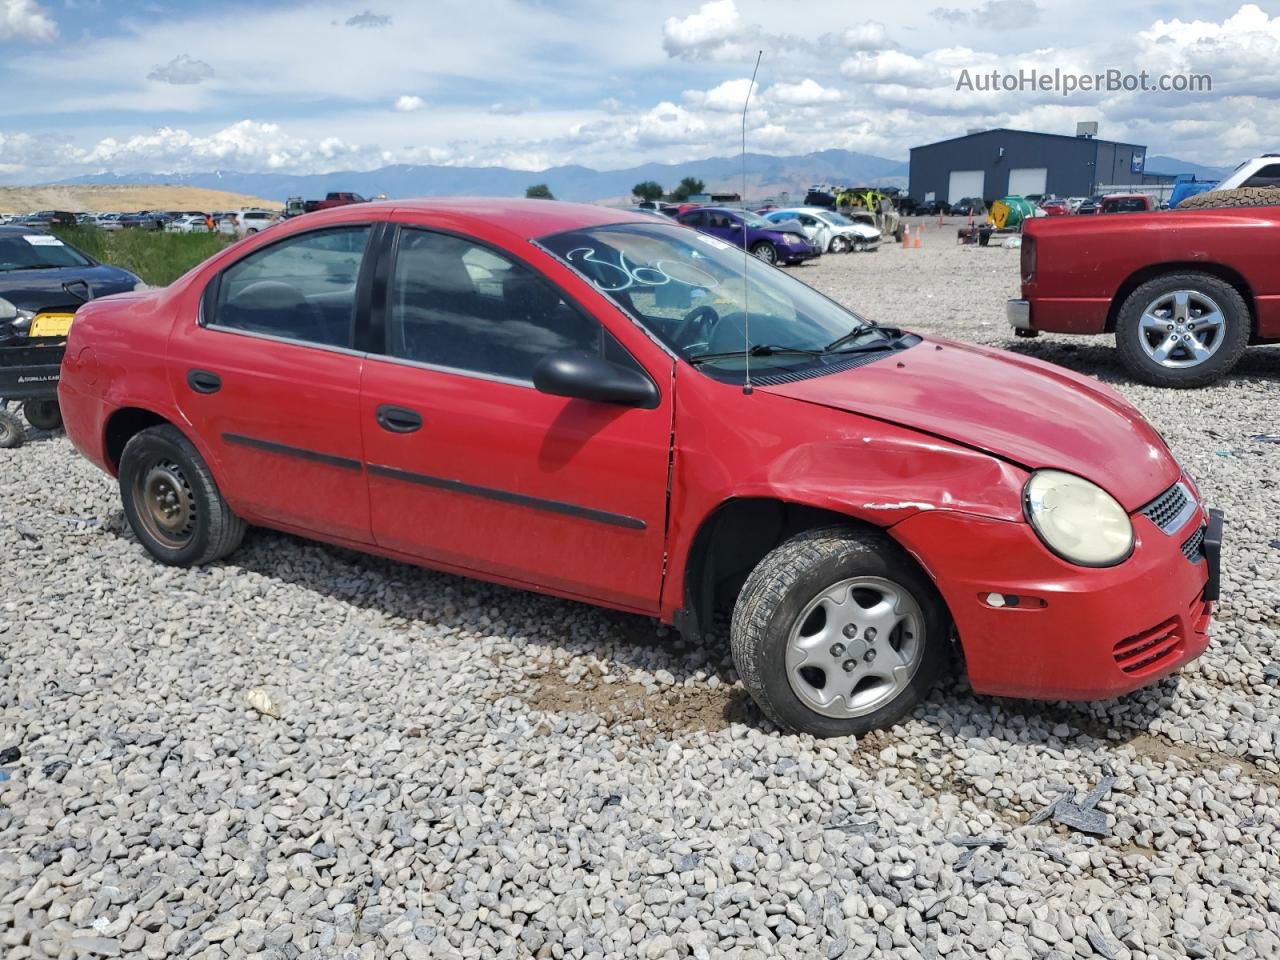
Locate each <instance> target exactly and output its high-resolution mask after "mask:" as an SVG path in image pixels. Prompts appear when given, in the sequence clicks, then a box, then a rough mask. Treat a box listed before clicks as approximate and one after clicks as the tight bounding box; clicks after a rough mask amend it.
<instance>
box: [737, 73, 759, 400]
mask: <svg viewBox="0 0 1280 960" xmlns="http://www.w3.org/2000/svg"><path fill="white" fill-rule="evenodd" d="M763 56H764V51H763V50H757V51H756V66H755V69H754V70H752V71H751V82H750V83H749V84H747V99H746V100H744V101H743V103H742V214H743V216H742V360H743V364H744V370H745V373H744V379H743V381H742V392H743V394H745V395H746V396H751V327H750V325H751V304H750V294H749V292H748V291H749V287H750V284H749V282H748V281H747V271H748V270H749V269H750V268H751V253H750V252H749V251H748V250H747V217H746V213H747V106H748V105H749V104H750V103H751V91H752V90H754V89H755V86H756V74H757V73H759V72H760V58H761V57H763Z"/></svg>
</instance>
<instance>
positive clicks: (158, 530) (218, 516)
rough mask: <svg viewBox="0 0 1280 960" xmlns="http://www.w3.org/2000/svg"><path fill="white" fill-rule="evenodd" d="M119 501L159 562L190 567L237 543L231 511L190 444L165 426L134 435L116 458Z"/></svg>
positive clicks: (238, 526)
mask: <svg viewBox="0 0 1280 960" xmlns="http://www.w3.org/2000/svg"><path fill="white" fill-rule="evenodd" d="M120 497H121V499H122V500H123V501H124V512H125V516H126V517H128V519H129V526H130V527H132V528H133V532H134V535H135V536H136V537H137V538H138V540H139V542H141V543H142V545H143V546H144V547H146V549H147V552H148V553H150V554H151V555H152V556H153V557H155V558H156V559H157V560H159V561H160V562H161V563H165V564H169V565H170V566H175V567H191V566H198V565H199V564H203V563H209V562H211V561H213V560H218V559H220V558H222V557H225V556H226V555H227V554H229V553H231V552H232V551H233V550H235V548H236V547H238V546H239V545H240V541H241V539H242V538H243V537H244V530H245V524H244V521H243V520H241V519H240V518H239V517H237V516H236V515H235V514H234V513H232V512H231V508H230V507H229V506H227V502H226V501H225V500H224V499H223V498H222V494H221V493H220V492H219V491H218V485H217V484H216V483H214V480H213V475H212V474H211V473H210V472H209V467H208V465H207V464H206V463H205V462H204V459H203V458H202V457H201V456H200V454H199V452H198V451H197V450H196V448H195V446H194V445H193V444H192V443H191V441H190V440H188V439H187V438H186V437H184V436H183V435H182V433H181V432H180V431H179V430H178V429H177V428H176V427H173V426H170V425H169V424H163V425H161V426H158V427H150V428H148V429H146V430H143V431H141V432H139V433H137V434H135V435H134V436H133V437H132V438H131V439H130V440H129V442H128V443H127V444H125V448H124V453H122V454H121V456H120Z"/></svg>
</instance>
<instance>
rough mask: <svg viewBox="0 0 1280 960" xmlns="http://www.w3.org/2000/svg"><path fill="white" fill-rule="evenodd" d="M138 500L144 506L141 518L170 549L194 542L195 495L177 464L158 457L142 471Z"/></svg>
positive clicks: (136, 490)
mask: <svg viewBox="0 0 1280 960" xmlns="http://www.w3.org/2000/svg"><path fill="white" fill-rule="evenodd" d="M134 501H135V503H137V504H138V505H139V506H140V507H141V508H142V509H141V510H140V511H139V513H138V518H139V519H140V520H141V521H142V524H143V526H145V527H146V530H147V533H149V534H150V535H151V536H153V537H154V538H155V539H156V540H157V541H159V542H160V543H162V544H163V545H164V546H166V547H168V548H169V549H170V550H181V549H182V548H183V547H185V546H186V545H187V544H189V543H190V542H191V538H192V537H193V536H194V535H195V529H196V513H197V508H196V502H195V495H194V494H193V493H192V490H191V483H190V481H188V480H187V477H186V474H185V473H183V472H182V467H180V466H179V465H178V464H177V463H174V462H173V461H172V460H168V459H156V460H155V461H153V462H152V463H149V464H147V465H146V466H145V467H144V468H143V469H141V470H139V471H138V473H137V475H136V476H135V478H134Z"/></svg>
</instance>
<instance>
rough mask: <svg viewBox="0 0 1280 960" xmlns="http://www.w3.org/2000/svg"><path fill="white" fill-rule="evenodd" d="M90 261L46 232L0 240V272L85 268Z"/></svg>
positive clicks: (91, 263)
mask: <svg viewBox="0 0 1280 960" xmlns="http://www.w3.org/2000/svg"><path fill="white" fill-rule="evenodd" d="M92 265H93V262H92V261H91V260H90V259H89V258H88V257H86V256H85V255H84V254H82V253H81V252H80V251H79V250H77V249H75V247H70V246H67V244H65V243H63V242H62V241H61V240H59V239H58V238H57V237H55V236H52V235H51V234H47V233H23V234H11V235H9V236H3V237H0V271H9V270H49V269H53V268H55V267H88V266H92Z"/></svg>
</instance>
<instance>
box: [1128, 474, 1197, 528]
mask: <svg viewBox="0 0 1280 960" xmlns="http://www.w3.org/2000/svg"><path fill="white" fill-rule="evenodd" d="M1195 507H1196V503H1195V500H1193V499H1192V498H1191V492H1190V491H1189V490H1187V488H1186V485H1185V484H1183V483H1182V482H1181V481H1179V482H1178V483H1175V484H1174V485H1173V486H1172V487H1170V488H1169V489H1168V490H1166V491H1165V492H1164V493H1162V494H1160V496H1158V497H1156V498H1155V499H1154V500H1152V501H1151V502H1150V503H1148V504H1147V505H1146V506H1145V507H1143V508H1142V509H1140V510H1139V511H1138V512H1139V513H1140V514H1142V515H1143V516H1144V517H1146V518H1147V519H1148V520H1150V521H1151V522H1152V523H1154V524H1155V525H1156V526H1157V527H1159V528H1160V529H1161V530H1163V531H1164V532H1165V533H1169V534H1172V533H1176V532H1177V531H1178V530H1180V529H1181V528H1182V525H1183V524H1184V523H1186V522H1187V519H1188V518H1189V517H1190V516H1191V514H1192V513H1193V512H1194V511H1195Z"/></svg>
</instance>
